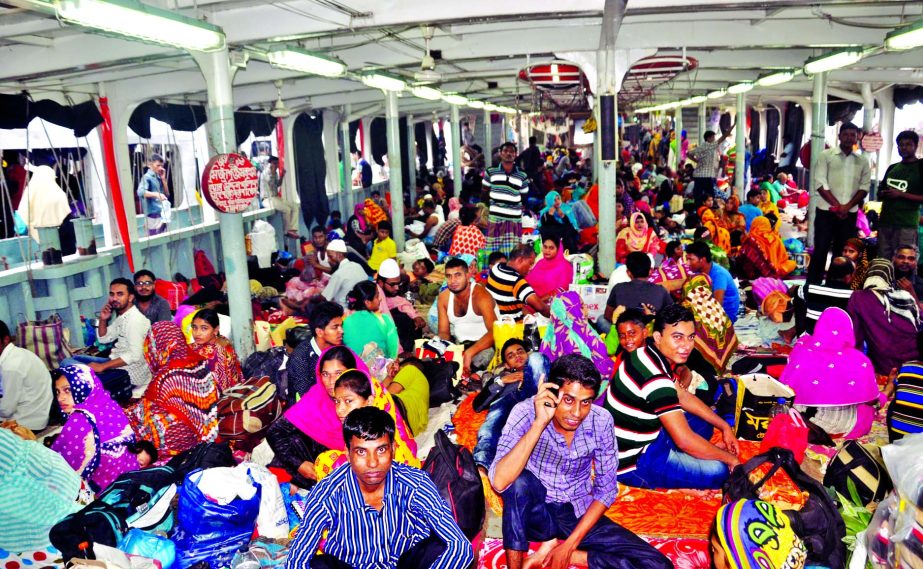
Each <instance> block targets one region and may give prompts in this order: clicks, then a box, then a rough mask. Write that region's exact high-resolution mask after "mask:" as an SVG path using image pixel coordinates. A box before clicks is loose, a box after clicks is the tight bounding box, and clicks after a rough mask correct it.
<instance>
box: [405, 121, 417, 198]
mask: <svg viewBox="0 0 923 569" xmlns="http://www.w3.org/2000/svg"><path fill="white" fill-rule="evenodd" d="M415 134H416V133H415V132H414V125H413V115H407V164H408V166H409V168H410V170H409V173H410V188H408V189H409V190H410V191H413V189H414V188H415V187H416V182H417V140H416V136H415Z"/></svg>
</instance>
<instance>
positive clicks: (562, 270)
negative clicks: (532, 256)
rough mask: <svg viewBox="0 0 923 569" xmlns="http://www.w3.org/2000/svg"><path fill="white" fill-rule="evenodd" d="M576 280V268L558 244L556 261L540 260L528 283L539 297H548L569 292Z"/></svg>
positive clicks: (527, 276)
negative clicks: (569, 287) (560, 291)
mask: <svg viewBox="0 0 923 569" xmlns="http://www.w3.org/2000/svg"><path fill="white" fill-rule="evenodd" d="M573 278H574V267H573V266H572V265H571V264H570V261H568V260H567V259H566V258H565V257H564V247H563V245H562V243H561V242H560V241H559V242H558V254H557V255H555V257H554V259H552V260H550V261H549V260H547V259H545V257H542V258H541V259H539V261H538V262H537V263H535V266H534V267H532V270H531V271H529V274H528V275H526V281H527V282H528V283H529V284H530V285H532V290H534V291H535V293H536V294H537V295H539V296H546V295H548V294H551V293H553V292H555V291H557V290H567V287H568V285H569V284H570V283H571V281H572V280H573Z"/></svg>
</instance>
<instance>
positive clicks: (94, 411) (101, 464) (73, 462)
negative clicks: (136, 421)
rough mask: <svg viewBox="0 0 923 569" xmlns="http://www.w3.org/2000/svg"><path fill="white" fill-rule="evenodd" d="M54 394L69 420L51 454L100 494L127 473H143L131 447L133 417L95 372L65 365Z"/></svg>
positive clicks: (58, 373) (56, 373) (57, 372)
mask: <svg viewBox="0 0 923 569" xmlns="http://www.w3.org/2000/svg"><path fill="white" fill-rule="evenodd" d="M52 375H53V377H54V391H55V397H56V398H57V401H58V405H59V406H60V408H61V412H62V413H64V415H66V416H67V420H66V421H65V422H64V428H63V429H62V430H61V434H59V435H58V438H57V439H55V441H54V444H52V445H51V450H53V451H55V452H57V453H58V454H60V455H61V456H63V457H64V460H66V461H67V463H68V464H69V465H70V466H71V468H73V469H74V470H76V471H77V473H78V474H79V475H80V477H81V478H83V479H84V480H86V481H87V482H89V483H90V484H91V485H92V486H93V487H94V489H95V490H104V489H105V488H106V487H107V486H109V484H111V483H112V482H113V481H114V480H115V479H116V478H118V477H119V476H120V475H121V474H122V473H124V472H128V471H130V470H137V469H138V468H140V465H139V464H138V457H137V456H135V455H134V454H132V453H131V451H129V449H128V447H129V446H130V445H132V444H133V443H134V442H135V440H136V439H135V433H134V431H132V430H131V425H130V424H129V423H128V418H127V417H125V413H124V412H122V408H121V407H119V405H118V403H116V402H115V401H113V400H112V397H110V396H109V392H107V391H106V390H105V388H103V384H102V382H101V381H100V380H99V378H98V377H97V376H96V373H95V372H93V370H91V369H90V368H89V367H87V366H85V365H72V366H64V367H62V368H59V369H57V370H55V371H54V372H53V374H52Z"/></svg>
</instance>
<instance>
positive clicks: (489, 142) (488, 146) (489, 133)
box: [484, 109, 494, 166]
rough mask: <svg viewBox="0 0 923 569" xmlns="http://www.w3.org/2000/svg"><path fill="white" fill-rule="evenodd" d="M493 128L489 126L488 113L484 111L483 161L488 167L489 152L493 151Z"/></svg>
mask: <svg viewBox="0 0 923 569" xmlns="http://www.w3.org/2000/svg"><path fill="white" fill-rule="evenodd" d="M493 135H494V133H493V128H492V127H491V125H490V111H488V110H487V109H484V160H485V162H486V163H487V166H490V151H491V150H493V144H494V142H493V138H494V136H493Z"/></svg>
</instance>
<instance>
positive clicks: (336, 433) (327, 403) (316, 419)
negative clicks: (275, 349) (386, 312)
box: [285, 346, 371, 450]
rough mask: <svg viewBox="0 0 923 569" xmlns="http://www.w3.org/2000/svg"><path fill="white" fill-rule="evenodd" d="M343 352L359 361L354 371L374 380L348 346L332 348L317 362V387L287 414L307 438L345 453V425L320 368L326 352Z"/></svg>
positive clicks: (309, 391)
mask: <svg viewBox="0 0 923 569" xmlns="http://www.w3.org/2000/svg"><path fill="white" fill-rule="evenodd" d="M337 348H342V349H345V350H347V351H348V352H349V353H350V354H352V356H353V357H354V358H355V359H356V365H355V366H354V369H357V370H359V371H361V372H364V373H365V375H368V376H371V374H370V373H369V368H368V366H366V365H365V362H363V361H362V358H360V357H359V356H357V355H356V353H355V352H353V351H352V350H350V349H349V348H347V347H346V346H332V347H330V348H327V349H326V350H324V352H323V353H322V354H321V355H320V358H319V359H318V360H317V367H316V368H315V374H316V375H315V377H317V383H315V384H314V385H313V386H312V387H311V389H309V390H308V392H307V393H305V394H304V395H303V396H302V397H301V399H299V400H298V403H295V404H294V405H292V408H291V409H289V410H288V411H286V412H285V418H286V419H288V420H289V421H291V423H292V424H293V425H295V426H296V427H298V429H299V430H300V431H301V432H303V433H304V434H306V435H308V436H309V437H311V438H312V439H314V440H315V441H317V442H318V443H320V444H322V445H324V446H325V447H327V448H329V449H331V450H345V449H346V445H345V444H344V443H343V423H341V422H340V419H339V417H337V413H336V406H334V404H333V399H331V398H330V395H329V394H328V393H327V388H326V387H324V384H323V382H322V381H321V365H322V363H323V362H324V361H325V358H326V356H327V352H329V351H330V350H333V349H337Z"/></svg>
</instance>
